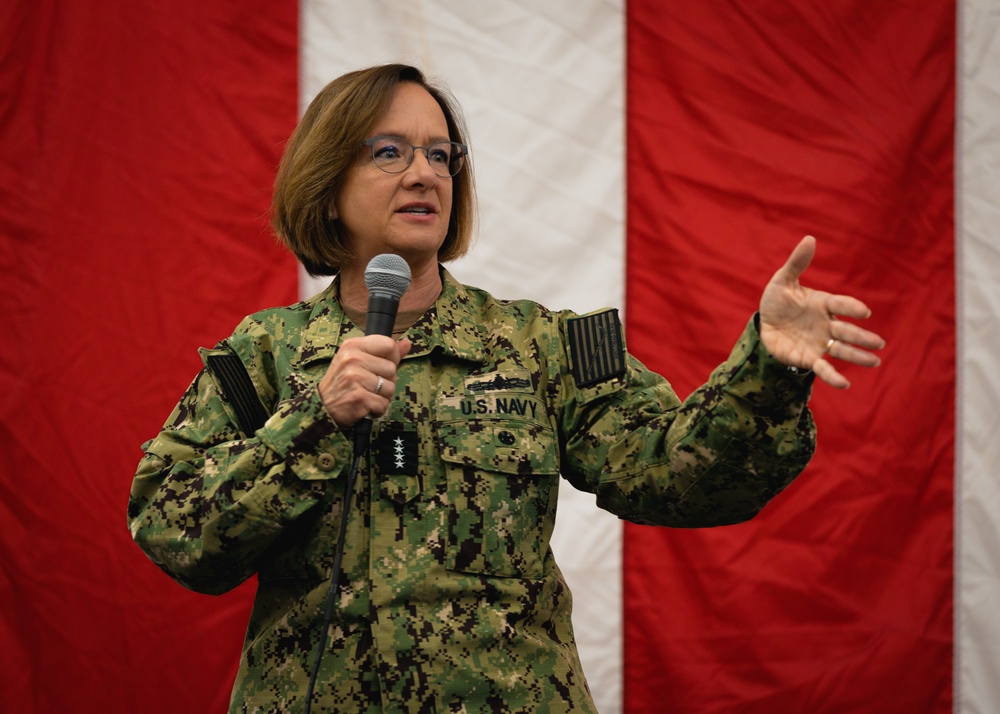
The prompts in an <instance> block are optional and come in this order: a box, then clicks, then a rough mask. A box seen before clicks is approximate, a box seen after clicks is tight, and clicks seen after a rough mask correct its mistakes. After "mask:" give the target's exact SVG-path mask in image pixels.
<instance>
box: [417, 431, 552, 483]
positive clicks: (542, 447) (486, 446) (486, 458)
mask: <svg viewBox="0 0 1000 714" xmlns="http://www.w3.org/2000/svg"><path fill="white" fill-rule="evenodd" d="M437 434H438V447H439V450H440V453H441V458H442V459H444V460H445V461H447V462H449V463H453V464H460V465H462V466H471V467H474V468H477V469H483V470H488V471H499V472H501V473H508V474H521V475H526V474H532V473H536V474H540V475H541V474H554V473H558V471H559V454H558V446H557V443H556V439H555V435H554V433H553V431H552V429H550V428H548V427H545V426H542V425H540V424H529V423H524V422H517V421H511V420H506V419H496V420H487V419H482V420H475V421H468V422H460V423H459V422H450V423H446V424H443V425H441V427H440V428H439V429H438V431H437Z"/></svg>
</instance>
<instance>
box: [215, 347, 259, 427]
mask: <svg viewBox="0 0 1000 714" xmlns="http://www.w3.org/2000/svg"><path fill="white" fill-rule="evenodd" d="M205 364H206V366H207V367H208V368H209V369H210V370H211V371H212V374H214V375H215V378H216V379H217V380H218V381H219V386H220V387H222V393H223V396H224V397H225V399H226V400H227V401H228V402H229V404H230V405H231V406H232V408H233V411H234V412H235V413H236V420H237V421H238V422H239V425H240V430H241V431H242V432H243V435H244V436H246V437H252V436H253V435H254V434H255V433H256V432H257V430H258V429H260V428H261V427H262V426H264V422H266V421H267V419H268V416H269V415H268V413H267V411H266V410H265V409H264V407H263V406H262V405H261V403H260V399H258V397H257V389H256V387H254V384H253V380H251V379H250V375H249V373H248V372H247V368H246V366H245V365H244V364H243V362H242V360H240V358H239V357H237V356H236V355H235V354H233V353H231V352H225V353H219V352H216V353H212V354H208V355H207V357H206V361H205Z"/></svg>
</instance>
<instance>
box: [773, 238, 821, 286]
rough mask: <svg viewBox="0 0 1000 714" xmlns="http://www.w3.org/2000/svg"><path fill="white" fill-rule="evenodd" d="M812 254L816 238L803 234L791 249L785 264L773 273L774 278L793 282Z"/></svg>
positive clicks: (810, 260) (800, 273) (807, 265)
mask: <svg viewBox="0 0 1000 714" xmlns="http://www.w3.org/2000/svg"><path fill="white" fill-rule="evenodd" d="M814 255H816V239H815V238H813V237H812V236H805V237H804V238H803V239H802V240H800V241H799V244H798V245H797V246H795V249H794V250H792V252H791V254H790V255H789V256H788V260H786V261H785V264H784V265H782V266H781V267H780V268H779V269H778V272H777V273H775V274H774V280H776V281H778V282H785V283H791V282H795V281H796V280H798V279H799V276H800V275H802V273H804V272H805V271H806V268H808V267H809V264H810V263H811V262H812V259H813V256H814Z"/></svg>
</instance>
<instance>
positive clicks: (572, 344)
mask: <svg viewBox="0 0 1000 714" xmlns="http://www.w3.org/2000/svg"><path fill="white" fill-rule="evenodd" d="M566 327H567V329H568V330H569V348H570V354H571V357H572V359H573V378H574V379H575V380H576V386H578V387H589V386H591V385H594V384H597V383H598V382H603V381H605V380H608V379H611V378H612V377H621V376H622V375H623V374H625V347H624V345H623V344H622V338H621V334H622V333H621V321H620V320H619V319H618V311H617V310H614V309H612V310H605V311H603V312H598V313H594V314H592V315H583V316H582V317H573V318H570V319H569V320H567V321H566Z"/></svg>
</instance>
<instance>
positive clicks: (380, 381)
mask: <svg viewBox="0 0 1000 714" xmlns="http://www.w3.org/2000/svg"><path fill="white" fill-rule="evenodd" d="M384 383H385V380H384V379H382V375H381V374H380V375H379V376H378V381H377V382H376V383H375V394H380V393H381V392H382V385H383V384H384Z"/></svg>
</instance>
